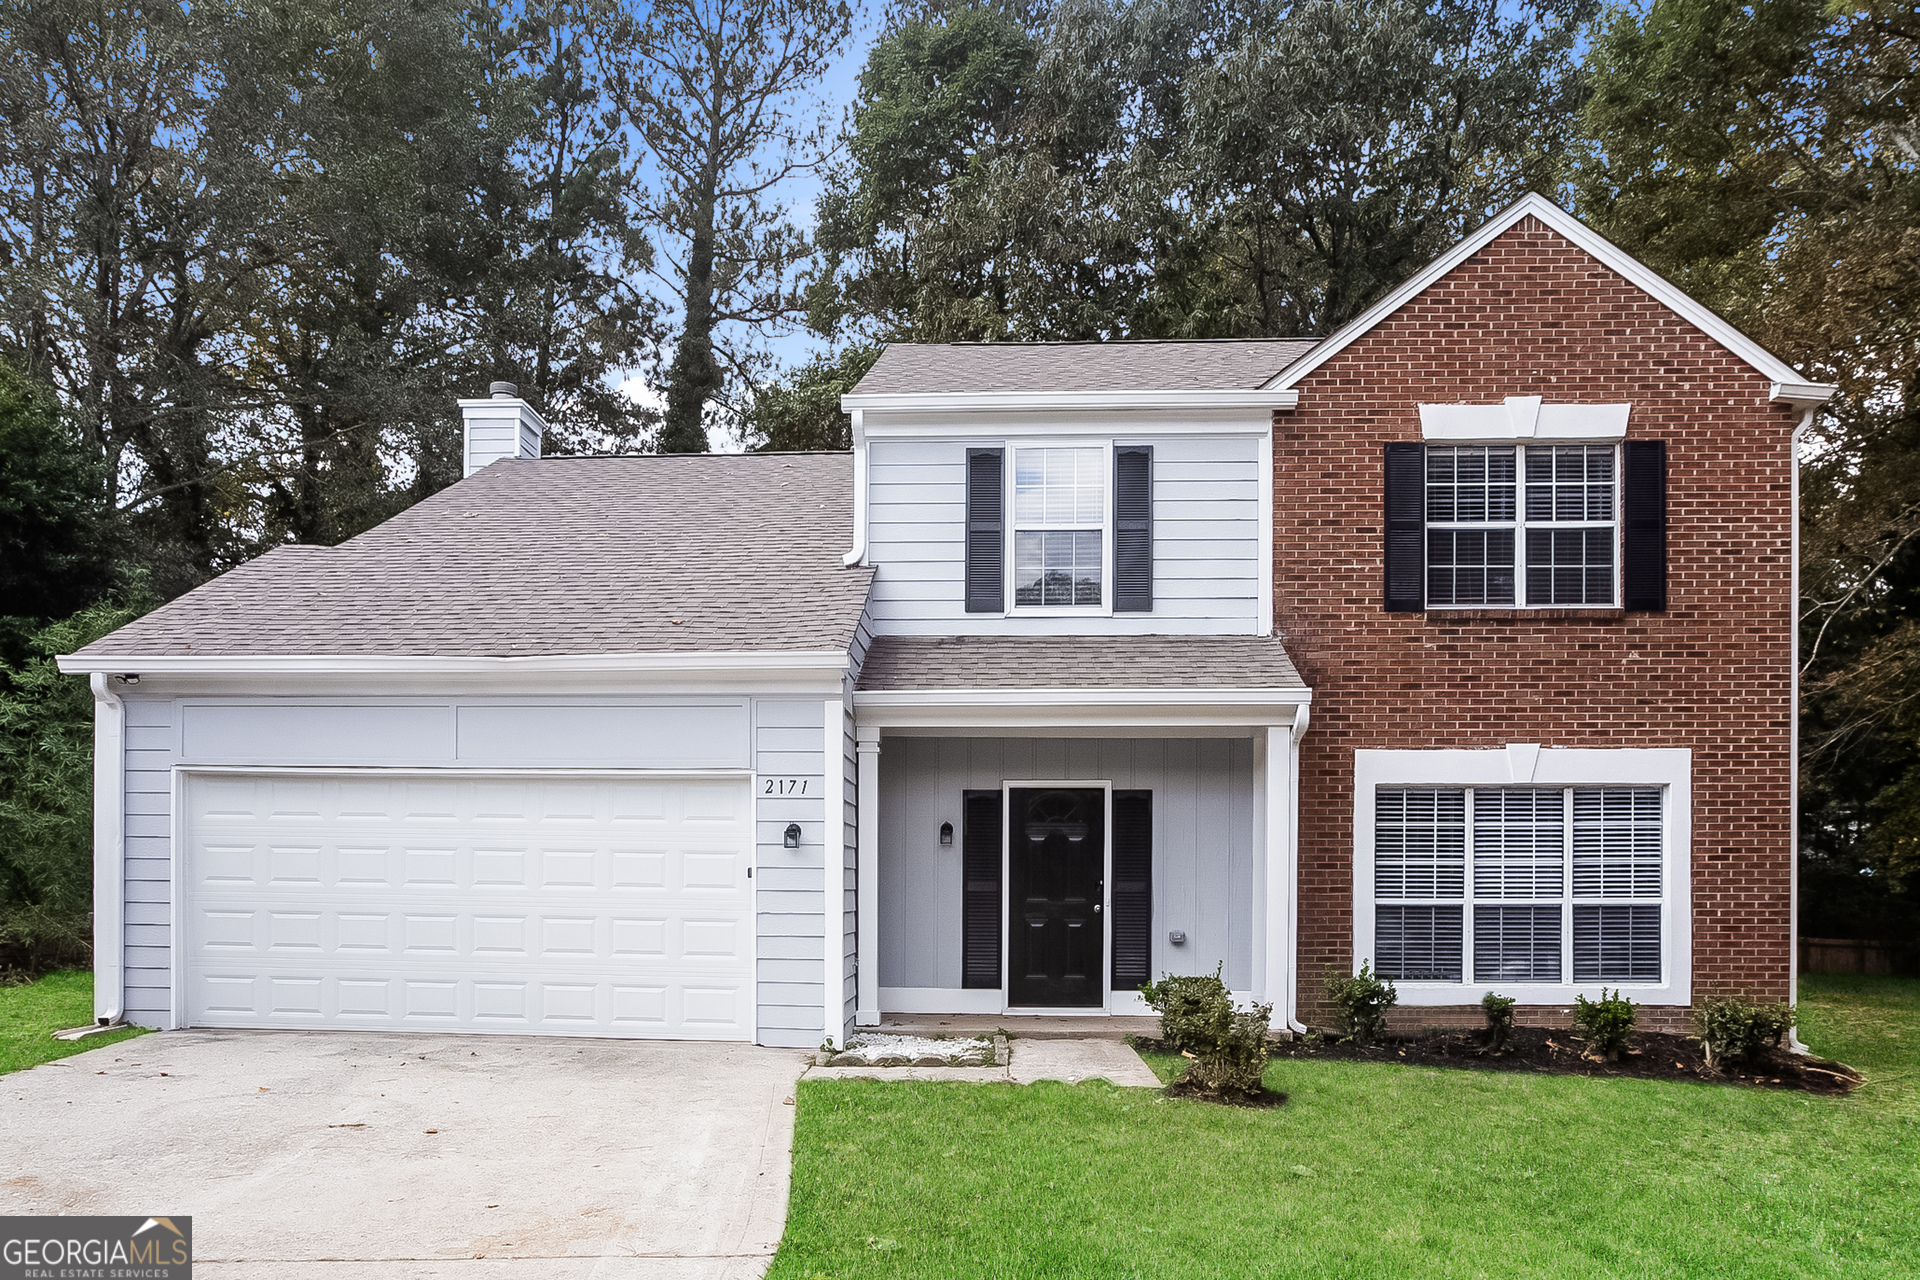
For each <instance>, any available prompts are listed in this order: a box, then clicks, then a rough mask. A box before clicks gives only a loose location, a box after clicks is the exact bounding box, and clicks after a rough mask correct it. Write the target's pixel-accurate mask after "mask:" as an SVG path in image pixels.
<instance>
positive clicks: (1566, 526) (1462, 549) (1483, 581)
mask: <svg viewBox="0 0 1920 1280" xmlns="http://www.w3.org/2000/svg"><path fill="white" fill-rule="evenodd" d="M1615 454H1616V449H1615V447H1614V446H1613V445H1579V444H1576V445H1524V446H1516V445H1429V446H1427V448H1426V486H1425V487H1426V605H1427V606H1428V607H1430V608H1431V607H1446V606H1463V605H1494V606H1499V605H1506V606H1512V605H1516V604H1522V603H1524V604H1528V605H1611V604H1613V603H1614V602H1615V601H1616V600H1617V599H1618V588H1617V585H1616V583H1617V577H1618V575H1617V572H1616V560H1617V557H1616V555H1615V546H1616V544H1617V540H1618V533H1617V516H1616V506H1617V500H1616V496H1615V495H1616V486H1617V471H1618V468H1617V466H1616V462H1615Z"/></svg>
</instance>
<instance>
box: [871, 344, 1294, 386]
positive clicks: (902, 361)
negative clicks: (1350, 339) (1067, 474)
mask: <svg viewBox="0 0 1920 1280" xmlns="http://www.w3.org/2000/svg"><path fill="white" fill-rule="evenodd" d="M1318 344H1319V340H1318V339H1316V338H1305V339H1296V338H1254V339H1244V340H1242V339H1221V340H1216V341H1194V342H956V343H947V344H935V343H908V342H896V343H893V344H892V345H891V346H889V347H888V348H887V349H886V350H885V351H883V352H881V353H880V359H879V360H877V361H875V362H874V366H873V368H872V369H870V370H869V371H868V372H867V376H866V377H864V378H862V379H860V383H859V385H858V386H856V387H854V389H853V394H854V395H857V396H858V395H909V394H958V393H965V392H986V391H1232V390H1244V391H1252V390H1255V389H1257V388H1259V387H1261V386H1263V385H1264V384H1265V383H1266V382H1267V381H1269V380H1270V379H1271V378H1272V377H1273V376H1274V375H1275V374H1277V373H1279V372H1280V371H1281V370H1282V369H1284V368H1286V367H1287V366H1288V365H1290V364H1292V363H1293V362H1294V361H1295V360H1298V359H1299V358H1300V357H1301V356H1303V355H1305V354H1306V353H1307V352H1309V351H1311V350H1313V348H1314V347H1315V346H1317V345H1318Z"/></svg>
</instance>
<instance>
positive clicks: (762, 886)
mask: <svg viewBox="0 0 1920 1280" xmlns="http://www.w3.org/2000/svg"><path fill="white" fill-rule="evenodd" d="M124 700H125V702H126V709H127V745H126V874H125V886H124V891H125V901H126V935H125V937H126V985H127V990H126V1010H127V1016H128V1018H129V1020H130V1021H133V1022H137V1023H140V1024H142V1025H146V1026H160V1025H163V1024H164V1023H165V1022H166V1021H167V1019H168V1016H169V1014H170V1011H171V1007H172V941H173V939H172V921H173V904H172V891H171V882H172V851H173V813H172V803H173V799H172V788H173V773H172V771H173V768H174V766H175V765H177V764H187V765H192V764H228V765H269V766H270V765H276V764H279V765H329V764H332V765H391V766H402V767H404V766H409V765H423V766H424V765H442V766H444V765H452V764H475V765H482V766H485V765H502V766H507V765H543V766H549V767H568V766H577V767H582V768H586V767H596V766H597V767H602V768H606V767H620V768H634V767H640V768H739V769H744V768H747V767H749V766H750V767H752V768H753V769H754V770H755V771H756V773H757V774H759V775H761V776H779V777H790V778H799V779H802V780H804V781H805V783H806V791H805V793H804V794H801V795H793V796H781V797H770V796H765V795H757V796H756V797H755V804H756V814H755V818H756V837H755V842H756V845H757V848H756V849H755V862H756V870H755V873H754V884H755V898H756V915H757V918H758V933H759V939H758V948H759V950H758V962H757V967H758V972H757V974H756V985H757V988H758V992H757V1004H758V1006H759V1018H760V1039H761V1042H762V1043H765V1044H774V1045H789V1046H796V1047H803V1048H811V1047H812V1046H814V1045H817V1044H818V1043H819V1042H820V1038H821V1032H822V1027H823V1025H824V1013H823V1009H824V1005H825V990H826V989H825V987H824V986H823V985H822V962H823V959H824V958H825V956H826V939H827V936H828V934H829V930H828V929H827V928H826V925H825V919H824V917H825V912H826V894H825V882H824V876H825V868H826V867H827V865H829V863H828V857H829V852H828V851H829V849H832V853H831V857H832V859H833V860H834V861H835V862H838V863H841V864H843V870H842V876H843V877H850V876H851V874H852V873H851V871H848V870H845V868H844V864H846V863H847V859H848V857H849V854H848V852H847V849H846V847H845V846H846V844H847V843H848V841H849V840H850V837H849V836H847V835H845V834H843V831H842V828H845V827H846V824H847V823H850V822H851V821H852V817H851V815H852V812H853V810H852V808H851V807H848V809H847V810H846V814H845V815H843V817H842V821H841V823H840V825H839V826H829V824H828V822H827V814H826V810H825V801H824V786H825V781H826V767H825V758H826V737H825V735H826V722H825V719H824V708H825V705H826V704H825V703H824V702H823V701H822V700H819V699H793V700H787V699H778V700H768V699H760V700H754V699H745V698H736V699H695V700H686V699H671V700H636V699H628V700H623V701H620V702H617V703H610V702H609V701H608V700H606V699H597V700H594V699H581V698H572V699H568V698H554V697H550V698H544V699H534V698H520V699H497V698H496V699H474V700H469V701H459V700H444V701H432V700H424V699H418V698H409V699H393V698H389V699H378V698H341V699H338V700H331V701H320V700H315V699H298V700H293V699H289V700H285V701H275V700H273V699H264V698H263V699H254V700H248V701H245V702H239V701H236V700H213V699H207V698H186V699H181V700H179V701H173V700H168V699H164V698H155V697H140V696H138V695H133V696H126V697H125V699H124ZM463 725H464V726H465V728H464V729H463ZM851 741H852V739H851V737H850V736H849V737H848V743H849V746H848V750H849V751H851V749H852V748H851ZM842 767H846V766H842ZM849 785H850V786H851V784H849ZM847 798H848V804H849V806H851V803H852V792H851V790H849V791H848V793H847ZM789 822H798V823H799V824H800V827H801V831H802V836H801V847H800V848H799V849H798V850H790V849H787V848H785V847H783V845H782V841H781V837H782V833H783V832H784V831H785V829H786V826H787V824H788V823H789ZM842 894H843V896H844V898H845V900H846V904H847V905H846V906H845V907H844V908H843V914H844V916H845V919H846V920H849V921H850V920H851V914H850V913H851V911H852V905H851V904H852V900H853V895H852V892H851V880H850V879H848V880H847V886H846V888H844V889H843V890H842ZM848 928H851V925H850V924H844V923H843V924H840V925H837V926H836V928H835V929H834V930H833V931H832V932H833V934H834V935H835V936H837V935H839V934H840V933H842V932H844V931H845V930H846V929H848ZM848 946H849V947H850V944H848ZM850 963H851V960H850V952H849V953H848V954H847V955H845V956H843V961H842V964H843V967H845V966H848V965H850ZM849 971H850V970H849Z"/></svg>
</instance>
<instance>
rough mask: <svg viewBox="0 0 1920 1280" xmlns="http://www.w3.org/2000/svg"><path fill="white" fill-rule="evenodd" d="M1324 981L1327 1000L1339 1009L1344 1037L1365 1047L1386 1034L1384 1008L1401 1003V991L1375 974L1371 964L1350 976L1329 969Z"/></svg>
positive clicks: (1387, 1008)
mask: <svg viewBox="0 0 1920 1280" xmlns="http://www.w3.org/2000/svg"><path fill="white" fill-rule="evenodd" d="M1326 984H1327V999H1328V1000H1329V1001H1331V1002H1332V1003H1333V1006H1334V1008H1336V1009H1338V1010H1339V1011H1340V1033H1341V1034H1342V1035H1343V1036H1345V1037H1346V1038H1347V1039H1349V1040H1351V1041H1353V1042H1354V1043H1355V1044H1357V1045H1360V1046H1361V1047H1363V1048H1364V1047H1365V1046H1367V1045H1370V1044H1372V1043H1373V1042H1374V1041H1375V1040H1378V1039H1379V1038H1380V1037H1381V1036H1383V1035H1385V1034H1386V1031H1387V1010H1389V1009H1391V1008H1393V1006H1394V1005H1396V1004H1398V1003H1400V993H1399V992H1398V991H1396V990H1394V986H1393V983H1391V982H1385V981H1382V980H1381V979H1379V978H1376V977H1375V976H1374V974H1373V966H1372V964H1371V963H1368V964H1363V965H1361V966H1360V972H1359V973H1358V974H1354V975H1352V976H1349V975H1347V974H1344V973H1342V972H1340V971H1339V970H1338V969H1328V970H1327V977H1326Z"/></svg>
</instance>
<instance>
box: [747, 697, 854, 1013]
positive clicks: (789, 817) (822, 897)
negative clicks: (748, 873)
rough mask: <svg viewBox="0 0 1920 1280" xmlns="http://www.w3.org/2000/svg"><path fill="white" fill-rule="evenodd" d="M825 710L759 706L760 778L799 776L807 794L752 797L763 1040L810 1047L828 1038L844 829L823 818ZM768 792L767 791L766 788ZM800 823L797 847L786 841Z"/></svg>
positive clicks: (772, 703)
mask: <svg viewBox="0 0 1920 1280" xmlns="http://www.w3.org/2000/svg"><path fill="white" fill-rule="evenodd" d="M825 715H826V703H825V702H823V701H821V700H819V699H808V700H805V701H801V700H798V699H796V700H794V701H787V700H784V699H782V700H778V701H776V700H771V699H762V700H760V701H757V702H755V703H754V756H753V759H754V770H755V772H756V773H757V774H758V775H759V776H760V777H761V778H769V777H788V778H801V779H804V780H805V781H806V783H807V789H806V793H805V794H804V795H789V796H769V795H765V794H762V795H759V796H757V797H756V803H757V805H758V806H759V808H758V821H759V841H758V843H759V848H758V849H757V850H756V851H755V853H756V856H755V859H754V861H755V862H756V863H757V864H758V870H756V871H755V872H754V883H755V884H756V885H758V886H759V888H758V890H757V892H756V895H755V896H756V898H757V901H758V909H759V917H760V958H759V975H758V977H759V986H760V1043H761V1044H771V1045H782V1046H786V1047H789V1048H798V1049H811V1048H813V1047H814V1046H816V1045H818V1044H819V1043H820V1039H821V1037H822V1035H823V1034H824V1033H825V1025H826V1014H825V1012H824V1009H825V1006H826V988H825V987H824V986H823V985H822V984H823V981H824V976H825V973H828V972H831V970H830V968H828V967H827V966H829V965H830V964H831V961H830V960H829V958H828V957H829V955H830V951H831V948H830V947H829V938H830V937H831V936H833V935H834V934H835V933H836V932H837V930H830V929H828V928H827V914H826V913H827V892H826V869H827V867H828V865H829V853H830V851H832V853H833V859H832V860H833V861H835V862H837V861H839V860H840V859H839V856H838V852H837V850H835V849H834V842H835V840H836V837H837V835H838V828H837V827H835V826H833V825H831V824H830V823H829V822H828V821H827V816H828V815H827V812H826V802H825V790H826V774H827V770H826V732H827V730H826V719H825ZM762 790H763V791H764V787H763V788H762ZM789 822H797V823H799V824H800V847H799V848H798V849H788V848H786V847H785V846H784V845H783V844H782V843H781V837H782V834H783V833H784V832H785V831H786V829H787V824H788V823H789Z"/></svg>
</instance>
